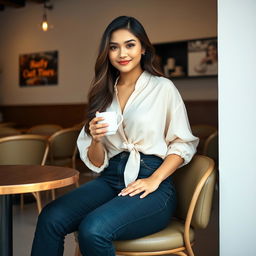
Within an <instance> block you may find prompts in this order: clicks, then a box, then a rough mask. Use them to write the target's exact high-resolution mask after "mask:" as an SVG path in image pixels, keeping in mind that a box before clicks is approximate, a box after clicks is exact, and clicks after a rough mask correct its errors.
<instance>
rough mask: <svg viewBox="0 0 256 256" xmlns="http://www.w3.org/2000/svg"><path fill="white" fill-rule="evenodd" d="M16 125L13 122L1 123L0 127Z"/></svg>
mask: <svg viewBox="0 0 256 256" xmlns="http://www.w3.org/2000/svg"><path fill="white" fill-rule="evenodd" d="M15 125H16V124H15V123H13V122H2V123H0V127H14V126H15Z"/></svg>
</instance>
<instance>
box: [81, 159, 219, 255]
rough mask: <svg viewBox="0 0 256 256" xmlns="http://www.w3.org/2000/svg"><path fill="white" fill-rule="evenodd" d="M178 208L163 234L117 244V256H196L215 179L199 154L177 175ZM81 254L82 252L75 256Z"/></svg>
mask: <svg viewBox="0 0 256 256" xmlns="http://www.w3.org/2000/svg"><path fill="white" fill-rule="evenodd" d="M173 178H174V183H175V186H176V189H177V197H178V207H177V211H176V214H175V218H173V219H172V220H171V221H170V224H169V225H168V226H167V227H166V228H165V229H163V230H162V231H160V232H157V233H155V234H152V235H149V236H145V237H142V238H138V239H133V240H126V241H115V242H114V244H115V247H116V254H117V255H125V256H128V255H133V256H135V255H136V256H143V255H144V256H146V255H147V256H148V255H170V254H175V255H181V256H186V255H189V256H193V255H194V253H193V250H192V245H193V244H194V243H195V233H196V229H202V228H206V227H207V225H208V222H209V218H210V213H211V206H212V199H213V191H214V185H215V179H216V171H215V169H214V161H213V160H212V159H210V158H208V157H206V156H201V155H196V156H194V158H193V159H192V161H191V162H190V163H189V164H188V165H186V166H184V167H182V168H181V169H178V170H177V171H176V172H175V173H174V174H173ZM78 255H80V252H79V249H78V248H77V250H76V256H78Z"/></svg>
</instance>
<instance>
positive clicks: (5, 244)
mask: <svg viewBox="0 0 256 256" xmlns="http://www.w3.org/2000/svg"><path fill="white" fill-rule="evenodd" d="M0 212H1V215H0V255H1V256H12V254H13V252H12V196H11V195H1V196H0Z"/></svg>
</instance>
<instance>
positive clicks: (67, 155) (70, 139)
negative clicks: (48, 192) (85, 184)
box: [47, 127, 80, 199]
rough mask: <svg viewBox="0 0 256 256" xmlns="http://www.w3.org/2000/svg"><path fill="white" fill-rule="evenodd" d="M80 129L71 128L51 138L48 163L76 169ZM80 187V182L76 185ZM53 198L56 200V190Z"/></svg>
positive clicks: (56, 133)
mask: <svg viewBox="0 0 256 256" xmlns="http://www.w3.org/2000/svg"><path fill="white" fill-rule="evenodd" d="M79 133H80V128H77V127H71V128H67V129H62V130H60V131H57V132H55V133H54V134H53V135H52V136H51V137H50V138H49V142H50V150H49V159H48V161H47V163H49V164H50V165H57V166H68V167H72V168H74V169H75V168H76V153H77V147H76V141H77V137H78V135H79ZM76 186H77V187H78V186H79V184H78V182H77V183H76ZM52 197H53V199H54V198H55V194H54V190H52Z"/></svg>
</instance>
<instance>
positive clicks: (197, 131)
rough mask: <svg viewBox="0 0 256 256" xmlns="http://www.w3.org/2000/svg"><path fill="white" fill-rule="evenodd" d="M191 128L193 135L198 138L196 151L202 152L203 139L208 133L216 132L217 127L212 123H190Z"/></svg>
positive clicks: (204, 139) (205, 138)
mask: <svg viewBox="0 0 256 256" xmlns="http://www.w3.org/2000/svg"><path fill="white" fill-rule="evenodd" d="M191 130H192V133H193V135H195V136H196V137H198V138H199V139H200V141H199V145H198V147H197V153H198V154H203V150H204V145H205V141H206V140H207V138H208V137H209V136H210V135H212V134H213V133H215V132H217V128H216V127H215V126H212V125H207V124H198V125H192V126H191Z"/></svg>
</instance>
